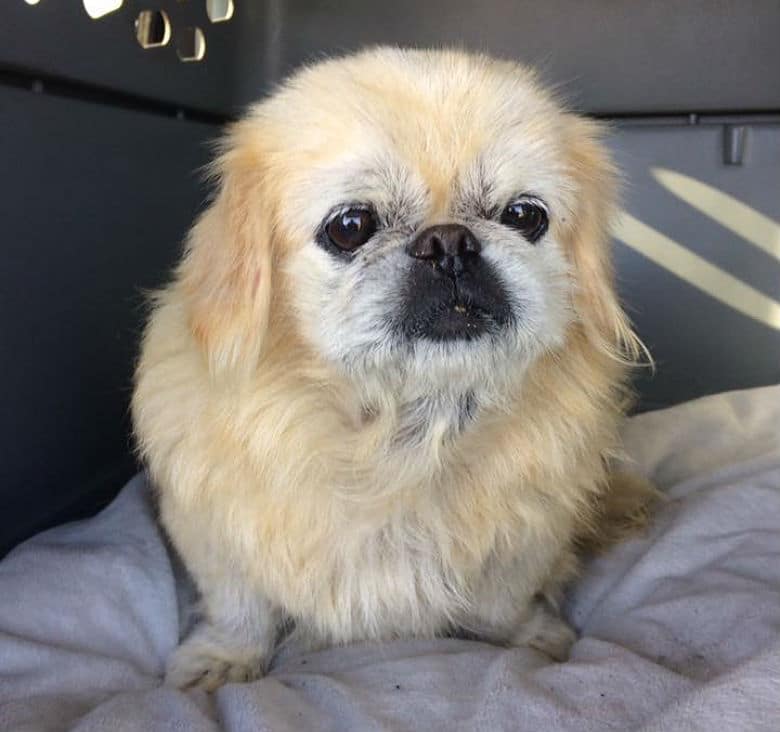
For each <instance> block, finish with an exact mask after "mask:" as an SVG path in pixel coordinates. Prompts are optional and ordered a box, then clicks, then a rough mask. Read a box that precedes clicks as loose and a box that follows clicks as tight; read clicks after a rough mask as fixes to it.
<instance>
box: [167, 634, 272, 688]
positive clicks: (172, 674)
mask: <svg viewBox="0 0 780 732" xmlns="http://www.w3.org/2000/svg"><path fill="white" fill-rule="evenodd" d="M265 670H266V663H265V657H264V656H263V655H262V654H261V653H258V652H257V650H256V649H254V648H238V647H236V646H235V645H233V644H231V643H229V642H226V639H225V638H223V637H221V634H220V633H219V632H218V631H216V630H215V629H214V628H211V627H209V626H201V627H199V628H196V630H195V632H194V633H193V634H192V635H190V637H189V638H187V639H186V640H185V641H184V642H183V643H182V644H181V645H180V646H179V647H178V648H177V649H176V650H175V651H174V652H173V654H172V655H171V657H170V658H169V659H168V664H167V666H166V670H165V683H166V684H168V685H169V686H175V687H176V688H178V689H203V690H204V691H215V690H216V689H218V688H219V687H220V686H223V685H224V684H228V683H245V682H247V681H253V680H255V679H258V678H260V677H261V676H263V675H264V674H265Z"/></svg>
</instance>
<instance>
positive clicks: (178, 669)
mask: <svg viewBox="0 0 780 732" xmlns="http://www.w3.org/2000/svg"><path fill="white" fill-rule="evenodd" d="M231 579H232V580H234V581H231ZM204 586H205V587H207V588H208V591H207V593H206V594H204V595H203V597H202V601H201V602H202V609H203V613H204V616H203V619H202V620H200V621H199V622H198V623H197V624H196V625H195V627H194V628H193V630H192V632H190V634H189V635H188V636H187V637H186V638H185V639H184V640H183V641H182V643H181V644H180V645H179V647H178V648H176V650H175V651H174V652H173V653H172V654H171V656H170V658H169V659H168V663H167V666H166V673H165V681H166V683H167V684H170V685H171V686H176V687H178V688H195V687H197V688H201V689H205V690H206V691H214V690H215V689H217V688H218V687H220V686H222V685H223V684H226V683H228V682H244V681H251V680H253V679H256V678H259V677H260V676H262V675H263V674H264V673H265V671H266V667H267V664H268V662H269V661H270V659H271V656H272V655H273V650H274V643H275V640H276V632H277V627H278V624H279V613H278V611H276V610H275V609H274V608H273V607H272V606H271V604H270V603H269V602H268V601H267V600H266V599H265V598H264V597H263V596H262V594H260V593H258V592H256V591H254V590H251V589H250V588H248V587H247V586H246V585H245V584H244V583H242V582H241V580H240V579H239V578H236V577H232V576H230V575H228V574H227V573H226V575H225V576H223V577H222V578H220V581H219V584H218V585H215V584H213V583H209V584H208V585H204Z"/></svg>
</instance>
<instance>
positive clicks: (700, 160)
mask: <svg viewBox="0 0 780 732" xmlns="http://www.w3.org/2000/svg"><path fill="white" fill-rule="evenodd" d="M744 129H745V135H746V140H745V155H744V159H743V161H742V164H741V165H726V164H725V163H724V134H725V128H724V126H723V125H719V124H718V125H708V124H699V125H691V126H688V127H685V126H673V125H664V126H658V127H656V126H633V127H624V128H618V129H617V130H616V131H615V134H614V135H613V136H612V145H613V148H614V150H615V154H616V156H617V159H618V162H619V164H620V166H621V168H622V170H623V172H624V174H625V179H626V187H625V210H626V211H628V212H629V213H630V214H631V215H632V216H633V217H634V218H635V219H636V220H638V221H639V222H641V223H642V224H643V225H646V226H649V227H651V229H652V230H654V231H655V232H658V233H659V234H661V235H662V236H663V237H665V239H663V240H657V238H656V237H655V236H654V235H652V234H650V233H649V232H647V231H646V230H644V229H642V228H639V229H638V230H637V229H636V228H635V233H634V234H631V235H630V236H628V237H626V236H623V237H622V238H623V239H624V240H625V241H628V243H629V244H631V246H627V245H626V244H625V243H623V242H620V241H619V242H618V245H617V249H616V257H617V265H618V272H619V276H620V285H621V291H622V294H623V298H624V301H625V302H626V304H627V306H628V308H629V310H630V312H631V315H632V316H633V319H634V321H635V323H636V325H637V328H638V330H639V333H640V335H641V336H642V337H643V339H644V340H645V342H646V343H647V345H648V346H649V348H650V350H651V351H652V353H653V355H654V357H655V358H656V360H657V365H658V369H657V373H656V374H655V376H654V377H653V378H650V377H649V376H646V377H645V378H642V379H640V381H639V387H640V389H641V393H642V400H643V404H642V406H643V408H645V409H649V408H654V407H659V406H665V405H669V404H674V403H677V402H681V401H685V400H687V399H693V398H695V397H698V396H702V395H704V394H712V393H716V392H719V391H725V390H729V389H739V388H748V387H752V386H758V385H764V384H774V383H777V382H780V124H764V125H746V126H745V128H744ZM628 231H629V233H630V232H631V229H628ZM678 247H680V248H678ZM686 252H690V253H691V254H693V255H695V258H694V259H691V258H689V257H688V256H687V255H686ZM648 253H650V254H651V255H652V256H654V257H656V258H657V259H656V260H652V259H649V258H648V256H647V254H648ZM658 260H660V263H659V261H658ZM711 267H714V268H715V271H713V270H712V269H711ZM681 274H683V275H684V277H681V276H680V275H681ZM743 286H746V287H747V288H749V289H745V287H743Z"/></svg>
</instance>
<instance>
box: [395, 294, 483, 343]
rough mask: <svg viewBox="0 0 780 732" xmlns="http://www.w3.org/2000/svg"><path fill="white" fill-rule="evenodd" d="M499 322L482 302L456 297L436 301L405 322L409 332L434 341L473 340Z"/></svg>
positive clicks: (406, 330) (414, 335) (408, 333)
mask: <svg viewBox="0 0 780 732" xmlns="http://www.w3.org/2000/svg"><path fill="white" fill-rule="evenodd" d="M497 326H498V324H497V322H496V319H495V317H494V316H493V314H492V313H491V312H490V311H489V310H486V309H485V308H483V307H480V306H479V305H475V304H474V303H470V302H465V301H463V300H457V299H453V300H451V301H450V302H439V303H433V304H432V305H431V306H430V307H429V308H427V309H426V310H423V311H422V312H419V311H418V312H417V313H416V314H415V316H414V317H412V318H410V319H409V320H408V321H407V322H406V323H405V328H404V330H405V332H406V335H407V336H409V337H411V338H427V339H429V340H433V341H450V340H466V341H469V340H474V339H476V338H479V337H481V336H483V335H485V334H487V333H489V332H491V331H493V330H496V328H497Z"/></svg>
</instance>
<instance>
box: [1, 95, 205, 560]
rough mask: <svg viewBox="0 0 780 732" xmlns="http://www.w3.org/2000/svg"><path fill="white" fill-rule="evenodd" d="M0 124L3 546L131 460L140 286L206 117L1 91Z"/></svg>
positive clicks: (189, 191)
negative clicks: (197, 120)
mask: <svg viewBox="0 0 780 732" xmlns="http://www.w3.org/2000/svg"><path fill="white" fill-rule="evenodd" d="M0 130H2V134H0V160H2V161H3V181H4V183H3V186H2V194H1V195H0V221H2V222H3V266H2V267H0V333H2V356H3V357H2V360H0V384H2V395H0V445H2V451H1V454H2V460H0V551H2V548H3V546H9V545H10V544H12V543H13V542H14V541H16V540H18V539H19V538H22V537H24V536H27V535H29V533H31V531H33V530H34V529H37V528H40V527H43V526H45V525H46V524H48V523H50V522H51V521H52V520H55V519H56V518H58V517H60V518H62V517H64V516H69V515H71V513H70V512H72V511H73V510H74V507H76V506H77V505H78V503H79V502H80V501H81V500H83V499H84V497H85V496H90V495H92V497H93V498H94V497H95V496H96V495H98V494H99V493H100V492H101V491H102V492H103V494H105V492H106V491H109V492H110V491H115V490H117V489H118V488H119V487H121V485H122V483H123V481H124V480H125V479H126V478H127V477H128V476H129V475H130V474H131V473H132V472H133V471H134V470H135V469H136V468H135V466H134V464H133V461H132V459H131V457H130V455H131V450H130V442H129V438H128V426H129V422H128V415H127V405H128V401H129V397H130V392H131V374H132V370H133V363H134V361H135V358H136V351H137V343H138V334H139V331H140V323H141V321H142V318H143V314H144V307H143V302H144V299H143V290H144V288H149V287H152V286H155V285H159V284H160V283H161V281H162V279H163V278H164V277H165V276H166V273H167V271H168V268H169V267H170V266H171V264H172V262H173V261H174V260H175V258H176V257H177V256H178V254H179V252H180V243H181V240H182V237H183V235H184V233H185V232H186V230H187V228H188V227H189V225H190V223H191V220H192V218H193V217H194V215H195V213H196V211H197V209H198V207H199V206H200V205H201V203H202V201H203V198H204V192H203V190H202V189H201V188H200V187H199V184H198V180H199V177H198V174H197V173H196V172H195V171H196V168H198V167H199V166H201V165H202V164H203V163H204V162H205V161H206V159H207V157H208V150H207V146H206V144H205V143H206V141H207V140H208V139H210V138H211V137H212V136H214V134H215V133H216V129H215V128H214V127H212V126H209V125H201V124H196V123H192V122H185V121H180V120H175V119H166V118H161V117H158V116H154V115H146V114H142V113H135V112H129V111H126V110H118V111H117V110H113V109H111V108H107V107H103V106H96V105H92V104H84V103H79V102H75V101H73V100H60V99H53V98H50V97H46V96H42V95H36V94H33V93H31V92H23V91H16V90H8V89H2V88H0ZM82 510H83V508H82Z"/></svg>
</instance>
